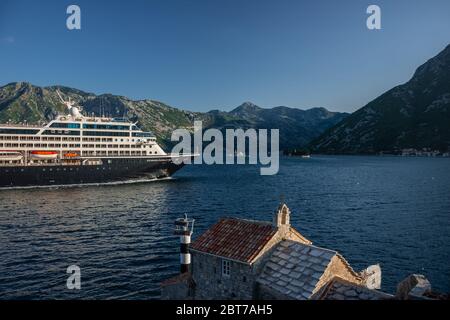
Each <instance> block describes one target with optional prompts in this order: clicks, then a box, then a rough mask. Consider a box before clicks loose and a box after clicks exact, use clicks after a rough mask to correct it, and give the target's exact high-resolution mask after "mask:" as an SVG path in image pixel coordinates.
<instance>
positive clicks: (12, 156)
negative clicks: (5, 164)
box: [0, 150, 23, 161]
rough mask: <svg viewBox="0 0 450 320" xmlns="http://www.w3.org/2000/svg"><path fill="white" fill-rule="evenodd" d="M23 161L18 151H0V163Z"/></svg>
mask: <svg viewBox="0 0 450 320" xmlns="http://www.w3.org/2000/svg"><path fill="white" fill-rule="evenodd" d="M22 159H23V155H22V153H20V152H18V151H1V150H0V161H20V160H22Z"/></svg>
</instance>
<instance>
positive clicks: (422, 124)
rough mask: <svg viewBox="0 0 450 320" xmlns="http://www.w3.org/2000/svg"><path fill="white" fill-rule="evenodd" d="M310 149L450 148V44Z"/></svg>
mask: <svg viewBox="0 0 450 320" xmlns="http://www.w3.org/2000/svg"><path fill="white" fill-rule="evenodd" d="M310 148H311V149H312V150H313V151H315V152H320V153H347V154H359V153H368V154H371V153H378V152H392V153H397V152H399V150H401V149H407V148H414V149H418V150H419V149H422V148H429V149H432V150H440V151H441V152H443V151H448V150H449V148H450V45H449V46H447V47H446V48H445V49H444V50H443V51H442V52H440V53H439V54H438V55H437V56H435V57H434V58H432V59H430V60H428V61H427V62H426V63H425V64H423V65H422V66H420V67H419V68H418V69H417V70H416V72H415V73H414V76H413V77H412V78H411V80H409V81H408V82H407V83H405V84H403V85H400V86H397V87H395V88H393V89H391V90H389V91H387V92H386V93H384V94H383V95H381V96H380V97H378V98H376V99H375V100H373V101H372V102H370V103H368V104H367V105H366V106H364V107H363V108H361V109H359V110H357V111H356V112H354V113H353V114H352V115H350V116H349V117H347V118H346V119H344V120H343V121H342V122H340V123H338V124H337V125H335V126H333V127H331V128H330V129H328V130H326V131H325V132H324V133H323V134H322V135H321V136H320V137H319V138H317V139H315V140H314V141H313V142H312V143H311V145H310Z"/></svg>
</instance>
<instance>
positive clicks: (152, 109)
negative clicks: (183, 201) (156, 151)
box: [0, 82, 348, 149]
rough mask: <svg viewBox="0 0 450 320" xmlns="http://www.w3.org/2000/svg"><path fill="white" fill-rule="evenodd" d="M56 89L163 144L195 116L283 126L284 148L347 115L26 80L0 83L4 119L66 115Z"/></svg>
mask: <svg viewBox="0 0 450 320" xmlns="http://www.w3.org/2000/svg"><path fill="white" fill-rule="evenodd" d="M56 90H59V91H60V92H61V93H63V95H64V96H65V99H68V98H69V97H70V98H71V99H72V100H73V101H76V102H77V103H78V104H80V105H81V106H83V108H84V112H85V114H95V115H96V116H100V115H108V116H112V117H124V116H126V117H128V118H129V119H130V120H132V121H136V122H138V124H139V125H140V126H141V127H142V128H143V129H144V130H150V131H152V132H154V133H155V135H156V136H157V138H158V139H159V140H160V141H161V142H162V144H163V145H165V146H166V147H167V146H170V145H171V142H170V135H171V133H172V131H173V130H174V129H176V128H186V129H190V130H193V122H194V120H201V121H203V126H204V128H205V129H206V128H212V127H214V128H217V129H226V128H242V129H248V128H266V129H272V128H273V129H280V147H281V148H282V149H287V148H296V147H300V146H305V145H307V144H308V143H309V142H311V140H312V139H314V138H316V137H318V136H319V135H320V134H321V133H323V132H324V131H325V130H326V129H327V128H329V127H331V126H333V125H335V124H336V123H338V122H339V121H341V120H342V119H344V118H345V117H347V116H348V114H347V113H339V112H330V111H328V110H326V109H325V108H312V109H309V110H300V109H296V108H288V107H276V108H272V109H264V108H260V107H258V106H256V105H254V104H252V103H250V102H246V103H243V104H242V105H240V106H239V107H237V108H236V109H234V110H232V111H231V112H225V111H218V110H213V111H210V112H191V111H185V110H181V109H177V108H173V107H171V106H169V105H166V104H164V103H162V102H159V101H154V100H138V101H135V100H131V99H129V98H127V97H123V96H116V95H112V94H102V95H95V94H93V93H87V92H83V91H81V90H77V89H73V88H68V87H63V86H51V87H38V86H33V85H32V84H30V83H26V82H16V83H10V84H7V85H5V86H3V87H0V123H5V122H11V123H23V122H27V123H38V122H47V121H49V120H51V119H53V118H54V117H55V116H56V115H57V114H58V113H66V112H67V110H66V107H65V106H64V105H63V104H62V103H61V101H60V99H59V97H58V95H57V93H56Z"/></svg>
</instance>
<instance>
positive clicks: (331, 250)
mask: <svg viewBox="0 0 450 320" xmlns="http://www.w3.org/2000/svg"><path fill="white" fill-rule="evenodd" d="M283 241H288V242H293V243H296V244H297V243H298V244H301V245H303V246H305V247H313V248H315V249H320V250H323V251H327V252H332V253H334V254H339V252H338V251H336V250H333V249H328V248H324V247H319V246H316V245H314V244H312V243H311V244H307V243H302V242H298V241H295V240H292V239H285V240H283Z"/></svg>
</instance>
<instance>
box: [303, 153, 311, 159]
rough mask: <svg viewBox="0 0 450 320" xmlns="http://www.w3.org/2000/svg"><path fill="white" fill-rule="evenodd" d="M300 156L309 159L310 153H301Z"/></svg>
mask: <svg viewBox="0 0 450 320" xmlns="http://www.w3.org/2000/svg"><path fill="white" fill-rule="evenodd" d="M302 158H304V159H309V158H311V155H310V154H304V155H302Z"/></svg>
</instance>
